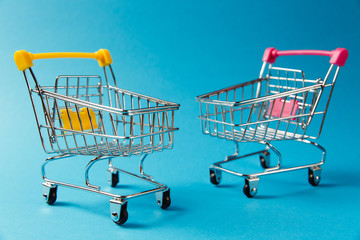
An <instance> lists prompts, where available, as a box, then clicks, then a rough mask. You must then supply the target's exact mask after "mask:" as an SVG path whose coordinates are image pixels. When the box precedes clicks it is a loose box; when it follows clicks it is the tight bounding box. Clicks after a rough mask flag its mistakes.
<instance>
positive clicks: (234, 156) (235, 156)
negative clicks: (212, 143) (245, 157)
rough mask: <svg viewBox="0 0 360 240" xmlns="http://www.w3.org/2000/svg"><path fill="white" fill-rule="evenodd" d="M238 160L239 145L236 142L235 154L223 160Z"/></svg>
mask: <svg viewBox="0 0 360 240" xmlns="http://www.w3.org/2000/svg"><path fill="white" fill-rule="evenodd" d="M237 158H239V143H238V142H235V153H234V154H232V155H230V156H227V157H226V158H225V161H228V160H235V159H237Z"/></svg>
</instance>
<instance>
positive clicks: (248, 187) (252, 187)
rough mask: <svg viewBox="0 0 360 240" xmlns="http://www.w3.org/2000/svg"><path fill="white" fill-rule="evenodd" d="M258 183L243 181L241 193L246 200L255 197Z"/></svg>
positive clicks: (256, 181)
mask: <svg viewBox="0 0 360 240" xmlns="http://www.w3.org/2000/svg"><path fill="white" fill-rule="evenodd" d="M258 182H259V180H249V179H245V185H244V187H243V192H244V194H245V195H246V196H247V197H248V198H252V197H254V196H255V195H256V193H257V185H258Z"/></svg>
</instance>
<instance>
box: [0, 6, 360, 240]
mask: <svg viewBox="0 0 360 240" xmlns="http://www.w3.org/2000/svg"><path fill="white" fill-rule="evenodd" d="M0 22H1V28H0V33H1V34H0V36H1V38H0V46H1V48H0V49H1V51H0V53H1V56H0V68H1V73H2V74H1V81H2V84H1V86H2V87H1V89H0V103H1V105H0V106H1V113H2V114H1V115H2V117H1V118H0V131H1V135H2V137H1V138H0V148H1V159H0V162H1V165H0V171H1V173H0V182H1V185H0V186H1V187H0V239H1V240H8V239H105V238H106V239H115V238H117V239H140V238H146V239H245V238H251V239H360V230H359V229H360V217H359V211H360V205H359V198H360V183H359V180H360V175H359V169H360V168H359V167H360V161H359V159H358V158H359V154H358V153H357V150H356V149H357V147H358V143H359V140H358V136H359V134H360V131H359V128H358V119H359V117H360V114H359V109H358V107H357V105H358V104H357V102H358V97H357V96H358V92H359V89H360V83H359V80H358V79H357V74H358V71H359V66H360V60H359V54H360V44H359V42H360V41H359V40H360V27H359V25H360V2H359V1H347V2H346V3H344V2H340V1H316V2H314V1H299V2H292V1H276V3H270V2H266V1H257V2H256V3H254V4H250V3H246V2H240V1H196V2H195V1H98V2H90V1H76V2H75V1H67V2H65V1H33V2H30V1H23V2H20V1H13V0H12V1H10V0H3V1H0ZM270 46H273V47H276V48H277V49H284V50H285V49H324V50H332V49H335V48H337V47H345V48H347V49H348V50H349V53H350V55H349V59H348V62H347V63H346V65H345V67H344V68H343V69H342V70H341V72H340V76H339V81H338V82H337V85H336V87H335V91H334V95H333V98H332V101H331V106H330V108H329V112H328V115H327V119H326V122H325V125H324V131H323V134H322V136H321V138H320V139H319V143H321V144H322V145H323V146H325V147H326V148H327V150H328V158H327V163H326V164H325V165H324V167H323V174H322V181H321V183H320V185H319V186H318V187H312V186H310V185H309V184H308V183H307V171H297V172H291V173H285V174H278V175H273V176H268V177H264V178H262V179H261V181H260V189H259V192H258V195H257V197H256V198H254V199H247V198H246V197H245V196H244V195H243V193H242V186H243V179H238V178H236V177H233V176H229V175H224V179H223V184H222V185H220V186H219V187H214V186H213V185H211V184H210V182H209V176H208V167H209V165H210V164H211V163H212V162H215V161H218V160H221V159H223V158H224V156H225V155H229V154H231V153H232V152H233V151H234V149H233V148H234V146H233V144H232V143H231V142H227V141H223V140H219V139H216V138H211V137H208V136H205V135H202V134H201V129H200V123H199V120H198V119H197V118H196V117H197V114H198V105H197V103H196V102H195V100H194V97H195V96H197V95H199V94H202V93H206V92H209V91H212V90H216V89H219V88H222V87H225V86H230V85H233V84H236V83H240V82H245V81H247V80H251V79H254V78H256V77H257V76H258V73H259V70H260V66H261V57H262V54H263V51H264V49H265V48H266V47H270ZM99 48H107V49H109V50H110V52H111V54H112V57H113V60H114V64H113V68H114V71H115V74H116V76H117V78H118V80H120V86H121V87H122V88H124V89H129V90H133V91H136V92H140V93H144V94H147V95H151V96H154V97H159V98H162V99H166V100H170V101H174V102H178V103H180V104H181V109H180V111H178V112H177V113H176V125H177V126H178V127H180V131H178V132H177V133H176V137H175V147H174V149H173V150H171V151H164V152H161V153H155V154H152V155H150V156H149V160H148V161H147V162H146V163H145V167H146V170H147V171H148V172H149V173H151V174H152V175H154V176H156V179H157V180H159V181H162V182H164V183H167V184H168V185H169V186H170V187H171V194H172V195H171V197H172V206H171V207H170V208H169V209H168V210H161V209H160V208H158V207H157V206H156V203H155V199H154V196H146V197H143V198H138V199H134V200H132V201H129V204H128V211H129V220H128V222H127V223H126V224H125V225H124V226H121V227H119V226H117V225H115V224H113V223H112V221H111V220H110V217H109V202H108V201H109V198H107V197H104V196H100V195H96V194H92V193H87V192H82V191H76V190H73V189H64V188H59V190H58V201H57V202H56V204H55V205H54V206H48V205H47V204H46V203H44V201H43V199H42V196H41V195H42V188H41V183H42V179H41V174H40V166H41V164H42V161H43V159H45V158H46V157H47V155H46V154H45V153H44V152H43V150H42V148H41V145H40V141H39V138H38V136H37V130H36V126H35V121H34V117H33V113H32V109H31V106H30V101H29V98H28V95H27V92H26V87H25V84H24V80H23V79H22V74H21V73H20V72H19V71H18V70H17V68H16V66H15V64H14V61H13V54H14V52H15V51H16V50H19V49H25V50H28V51H30V52H33V53H37V52H54V51H84V52H93V51H96V50H98V49H99ZM318 60H319V62H321V61H325V63H326V62H327V59H325V58H321V57H318ZM56 63H59V64H58V65H55V64H56ZM37 65H39V67H37ZM41 66H42V67H41ZM322 66H323V65H322ZM324 66H325V65H324ZM72 67H73V66H70V65H68V64H67V63H66V61H60V62H54V61H52V60H49V61H39V62H36V65H35V67H34V71H35V73H36V74H37V75H38V76H40V77H43V79H48V80H45V81H48V83H51V82H52V81H53V80H54V78H55V77H56V76H57V75H58V74H72V73H73V74H75V73H86V74H92V73H97V72H96V71H98V68H97V64H96V63H93V62H90V61H88V62H86V64H85V65H84V68H81V69H79V72H73V71H72V72H60V69H62V68H68V69H72ZM289 67H290V66H289ZM293 67H296V66H293ZM305 67H307V68H310V69H311V68H315V67H314V66H312V65H309V64H308V65H307V66H305ZM72 70H73V69H72ZM314 70H315V71H316V70H317V69H316V68H315V69H314ZM320 74H322V72H321V73H320ZM48 76H49V77H48ZM278 146H279V149H280V150H281V151H282V153H283V154H284V161H285V163H286V159H288V160H289V162H287V163H288V164H291V163H292V161H291V160H292V159H299V160H296V161H301V159H302V158H303V159H309V158H314V157H319V156H318V155H317V154H318V153H315V152H312V151H311V150H309V151H308V152H307V151H306V150H303V149H302V148H301V149H300V146H299V145H296V144H292V143H280V144H278ZM241 148H242V149H243V150H244V152H249V151H252V150H254V149H255V148H257V146H256V145H254V144H243V145H241ZM299 149H300V152H305V153H304V155H303V156H298V155H299ZM286 157H288V158H286ZM86 160H88V158H86V157H83V158H81V159H77V160H75V161H71V160H64V161H62V162H59V163H57V164H56V165H55V164H54V166H53V167H54V168H53V169H49V171H50V172H51V173H53V174H54V175H56V176H59V177H62V178H64V179H65V180H69V181H74V182H81V181H82V180H83V175H82V174H83V173H82V171H83V169H84V166H85V164H86V163H87V161H86ZM115 162H116V165H118V166H123V167H124V168H127V169H133V170H136V168H137V164H138V162H137V159H135V158H130V159H118V160H117V161H115ZM252 163H253V164H255V162H252ZM246 164H247V163H244V165H241V163H239V164H238V165H237V167H246V166H247V165H246ZM105 169H106V164H105V163H99V164H98V165H97V166H95V167H94V169H92V172H91V174H92V177H94V179H97V181H100V182H101V181H105V178H106V172H105ZM124 180H127V179H124ZM124 184H125V185H122V186H121V187H122V188H123V189H124V191H125V192H127V191H135V190H138V188H139V187H142V186H139V187H138V186H137V185H136V182H133V180H131V179H129V180H128V181H126V182H125V183H124ZM134 184H135V185H134Z"/></svg>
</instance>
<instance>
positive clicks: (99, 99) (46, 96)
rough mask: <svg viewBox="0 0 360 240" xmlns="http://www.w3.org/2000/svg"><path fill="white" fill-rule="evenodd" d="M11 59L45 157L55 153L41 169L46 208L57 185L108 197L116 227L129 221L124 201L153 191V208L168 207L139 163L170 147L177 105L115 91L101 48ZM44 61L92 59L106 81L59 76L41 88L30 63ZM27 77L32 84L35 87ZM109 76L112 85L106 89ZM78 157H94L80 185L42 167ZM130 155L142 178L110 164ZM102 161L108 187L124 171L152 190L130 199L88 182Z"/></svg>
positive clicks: (163, 189)
mask: <svg viewBox="0 0 360 240" xmlns="http://www.w3.org/2000/svg"><path fill="white" fill-rule="evenodd" d="M14 58H15V62H16V64H17V67H18V68H19V70H20V71H23V74H24V77H25V81H26V85H27V87H28V91H29V94H30V100H31V104H32V107H33V110H34V114H35V119H36V123H37V127H38V131H39V134H40V139H41V143H42V146H43V148H44V150H45V152H46V153H48V154H57V155H56V156H52V157H49V158H47V159H46V160H45V162H44V163H43V165H42V175H43V179H44V181H45V182H44V183H43V196H44V197H45V199H46V202H47V203H48V204H53V203H54V202H55V201H56V196H57V186H64V187H71V188H77V189H81V190H86V191H90V192H94V193H99V194H103V195H106V196H110V197H112V199H111V200H110V215H111V218H112V220H113V221H114V222H115V223H117V224H119V225H120V224H123V223H125V222H126V220H127V219H128V212H127V202H128V200H129V199H131V198H135V197H140V196H143V195H146V194H151V193H155V196H156V201H157V204H158V205H159V206H160V207H161V208H163V209H166V208H167V207H169V206H170V203H171V199H170V189H169V187H167V186H166V185H164V184H162V183H159V182H156V181H155V180H153V177H152V176H150V175H147V174H145V172H144V168H143V163H144V160H145V158H146V156H147V155H148V154H150V153H153V152H160V151H162V150H164V149H171V148H172V147H173V143H174V131H176V130H178V128H175V127H174V113H175V110H178V109H179V107H180V105H179V104H176V103H172V102H168V101H164V100H160V99H156V98H153V97H148V96H145V95H142V94H137V93H134V92H130V91H127V90H123V89H120V88H118V87H117V83H116V80H115V76H114V73H113V70H112V68H111V65H110V64H111V63H112V59H111V56H110V53H109V51H108V50H105V49H100V50H99V51H98V52H95V53H39V54H32V53H30V52H26V51H25V50H21V51H17V52H15V56H14ZM46 58H93V59H96V60H97V61H98V63H99V65H100V67H103V69H104V76H105V81H103V80H102V78H101V77H100V76H93V75H89V76H84V75H67V76H65V75H61V76H58V77H57V78H56V80H55V84H54V85H53V86H46V87H45V86H41V85H40V84H39V82H38V80H37V79H36V77H35V75H34V72H33V71H32V69H31V67H32V66H33V60H36V59H46ZM109 72H110V74H109ZM28 73H30V78H32V79H33V80H34V83H33V86H31V83H30V81H29V79H30V78H29V77H28ZM111 78H112V80H113V84H114V85H110V82H109V79H111ZM34 95H38V96H39V98H37V97H34ZM40 112H41V113H40ZM41 114H43V116H44V117H41ZM76 155H90V156H93V157H94V158H93V159H92V160H91V161H90V162H89V163H88V164H87V166H86V168H85V185H84V186H79V185H75V184H69V183H64V182H60V181H55V180H50V179H49V178H47V177H46V175H45V166H46V165H47V164H48V163H49V162H52V161H55V160H60V159H64V158H68V157H73V156H76ZM132 155H141V158H140V174H134V173H131V172H128V171H125V170H122V169H119V168H117V167H115V166H114V165H113V164H112V158H114V157H130V156H132ZM100 160H108V161H109V169H108V172H109V183H110V185H111V186H112V187H115V186H116V185H117V184H118V183H119V180H120V178H119V177H120V175H119V173H122V174H127V175H130V176H132V177H136V178H138V179H140V180H144V181H146V182H147V183H150V184H152V185H155V188H153V189H150V190H146V191H141V192H137V193H133V194H130V195H119V194H114V193H111V192H106V191H103V190H101V188H100V187H99V186H96V185H92V184H91V183H90V182H89V170H90V168H91V167H92V166H93V164H94V163H96V162H98V161H100Z"/></svg>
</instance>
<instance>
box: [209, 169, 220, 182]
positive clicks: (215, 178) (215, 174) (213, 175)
mask: <svg viewBox="0 0 360 240" xmlns="http://www.w3.org/2000/svg"><path fill="white" fill-rule="evenodd" d="M210 182H211V183H212V184H214V185H219V184H220V182H221V171H220V170H217V169H210Z"/></svg>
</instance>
